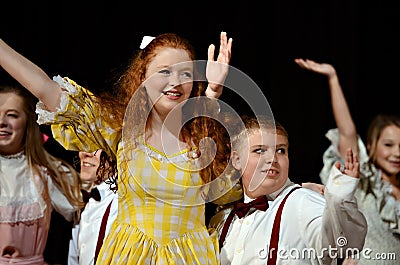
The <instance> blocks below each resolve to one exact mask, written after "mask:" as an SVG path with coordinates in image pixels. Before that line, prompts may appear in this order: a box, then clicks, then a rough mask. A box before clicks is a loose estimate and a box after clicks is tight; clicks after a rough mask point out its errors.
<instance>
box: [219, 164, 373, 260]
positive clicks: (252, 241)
mask: <svg viewBox="0 0 400 265" xmlns="http://www.w3.org/2000/svg"><path fill="white" fill-rule="evenodd" d="M358 181H359V180H358V179H356V178H352V177H349V176H347V175H343V174H342V173H341V172H340V171H339V170H337V169H336V168H334V169H333V170H332V172H331V176H330V181H329V182H328V183H327V185H326V187H325V195H324V196H325V197H324V196H323V195H321V194H319V193H317V192H314V191H312V190H310V189H306V188H302V189H298V190H296V191H294V192H293V193H292V194H291V195H290V196H289V197H288V199H287V201H286V204H285V206H284V208H283V211H282V217H281V225H280V234H279V243H278V255H277V264H336V263H337V261H336V260H335V259H334V254H335V253H336V252H334V251H333V252H332V251H331V252H332V255H329V253H328V251H323V253H322V252H321V250H322V249H323V248H326V249H327V250H329V249H331V250H334V249H333V248H338V249H339V250H338V252H339V254H340V252H341V251H342V252H343V253H346V250H345V249H342V248H339V247H340V246H343V248H347V247H348V248H358V249H362V246H363V244H364V240H365V234H366V231H367V223H366V220H365V218H364V216H363V214H362V213H361V212H360V211H359V210H358V208H357V203H356V200H355V199H354V191H355V189H356V187H357V184H358ZM295 186H298V185H297V184H293V183H292V182H291V181H290V180H288V181H287V182H286V184H285V185H284V187H283V188H282V189H280V190H279V191H277V192H275V193H274V194H271V195H270V196H267V197H268V199H271V201H269V209H268V210H267V211H260V210H256V211H254V212H252V213H250V214H248V215H247V216H245V217H243V218H241V219H239V218H237V216H235V219H234V220H233V222H232V224H231V226H230V228H229V230H228V234H227V236H226V238H225V242H224V244H223V246H222V249H221V264H222V265H225V264H232V265H238V264H243V265H258V264H260V265H261V264H263V265H265V264H266V262H267V260H268V251H269V250H268V249H269V247H268V246H269V244H270V237H271V232H272V226H273V223H274V219H275V215H276V213H277V210H278V208H279V205H280V203H281V202H282V200H283V198H284V197H285V195H286V194H287V193H288V192H289V191H290V190H292V189H293V188H294V187H295ZM249 201H251V199H250V198H249V197H247V196H245V202H249ZM346 241H347V243H343V242H346ZM302 251H303V252H304V253H305V254H302ZM307 251H308V252H307ZM313 251H316V252H313ZM308 253H316V254H315V255H314V254H311V256H308ZM321 253H322V254H324V255H321ZM336 254H338V253H336ZM332 260H333V261H332ZM332 262H333V263H332Z"/></svg>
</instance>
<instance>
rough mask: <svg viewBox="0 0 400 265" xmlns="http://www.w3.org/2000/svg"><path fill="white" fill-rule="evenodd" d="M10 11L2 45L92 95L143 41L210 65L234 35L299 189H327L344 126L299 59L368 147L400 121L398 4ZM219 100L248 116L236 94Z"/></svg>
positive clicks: (40, 5)
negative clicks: (332, 146) (286, 140)
mask: <svg viewBox="0 0 400 265" xmlns="http://www.w3.org/2000/svg"><path fill="white" fill-rule="evenodd" d="M1 11H2V12H1V14H0V37H1V38H3V39H4V40H5V41H6V42H7V43H8V44H10V45H11V46H12V47H13V48H15V49H16V50H17V51H18V52H20V53H22V54H23V55H25V56H26V57H28V58H29V59H30V60H32V61H33V62H34V63H36V64H38V65H39V66H40V67H42V68H43V70H44V71H45V72H46V73H47V74H48V75H49V76H51V77H52V76H54V75H57V74H60V75H61V76H68V77H70V78H72V79H74V80H75V81H77V82H78V83H79V84H80V85H83V86H86V87H87V88H89V89H91V90H93V91H100V90H101V89H107V88H108V87H109V86H108V82H109V80H110V78H111V77H113V76H114V75H115V73H116V72H118V71H119V70H120V69H121V67H123V66H124V65H125V64H126V63H127V62H128V59H129V58H130V57H131V55H132V54H133V52H135V51H136V50H137V49H138V48H139V45H140V42H141V39H142V36H143V35H151V36H156V35H157V34H160V33H165V32H175V33H178V34H180V35H182V36H184V37H186V38H187V39H189V41H190V42H191V43H192V44H193V45H194V46H195V48H196V50H197V58H198V59H199V60H206V59H207V48H208V45H209V44H210V43H214V44H218V42H219V33H220V32H221V31H226V32H227V33H228V37H232V38H233V51H232V60H231V65H232V66H233V67H235V68H237V69H238V70H240V71H242V72H243V73H244V74H246V75H248V76H249V78H251V79H252V80H253V81H254V82H255V83H256V84H257V85H258V87H260V88H261V89H262V91H263V93H264V95H265V97H266V98H267V100H268V103H269V105H270V107H271V109H272V112H273V115H274V117H275V118H276V119H277V120H278V121H280V122H281V123H282V124H283V125H284V126H285V127H286V129H287V130H288V132H289V137H290V154H289V155H290V165H291V169H290V171H291V178H292V180H294V181H296V182H305V181H314V182H320V179H319V176H318V174H319V171H320V169H321V168H322V153H323V151H324V150H325V149H326V148H327V147H328V144H329V142H328V141H327V140H326V139H325V136H324V135H325V133H326V131H327V130H328V129H330V128H333V127H335V123H334V120H333V115H332V111H331V104H330V96H329V89H328V86H327V81H326V79H325V77H323V76H320V75H317V74H314V73H311V72H308V71H305V70H302V69H300V67H298V66H297V65H296V64H295V63H294V59H295V58H297V57H302V58H310V59H314V60H316V61H319V62H329V63H332V64H333V65H334V66H335V67H336V69H337V72H338V74H339V78H340V81H341V85H342V88H343V90H344V93H345V96H346V98H347V100H348V103H349V107H350V110H351V112H352V114H353V118H354V121H355V123H356V126H357V128H358V131H359V134H360V136H361V137H363V139H365V133H366V130H367V126H368V123H369V121H370V120H371V119H372V117H373V116H374V115H375V114H378V113H391V114H399V107H398V106H399V105H398V101H399V97H398V91H399V88H398V87H399V85H398V78H399V75H400V74H399V67H398V61H399V59H400V56H399V52H398V49H399V47H400V45H399V44H400V41H399V40H398V34H399V22H398V21H399V13H400V8H398V7H397V5H396V7H395V2H393V1H392V2H390V3H389V2H388V1H373V2H372V1H338V0H325V1H322V0H320V1H316V0H314V1H304V0H303V1H296V0H290V1H284V0H283V1H257V2H255V1H185V2H177V1H161V2H155V1H143V2H138V1H126V0H125V1H105V2H104V1H90V2H89V1H83V0H82V1H81V2H80V3H77V2H73V1H49V2H47V1H46V2H41V1H7V5H6V4H5V3H3V5H2V6H1ZM2 74H4V73H2ZM0 77H1V76H0ZM220 99H221V100H224V101H225V102H227V104H229V105H231V106H232V107H234V108H235V109H236V110H237V111H238V112H239V113H241V112H246V110H245V108H243V106H242V104H241V103H240V102H239V101H237V100H236V99H235V97H234V95H232V93H231V91H229V89H225V91H224V94H223V95H222V97H221V98H220ZM44 130H46V128H44ZM47 145H48V147H49V148H50V150H56V152H55V154H56V155H59V156H70V155H71V154H70V153H68V152H67V153H64V152H62V150H61V149H59V148H60V147H59V146H57V145H56V144H55V143H52V142H49V143H48V144H47ZM68 158H70V157H68Z"/></svg>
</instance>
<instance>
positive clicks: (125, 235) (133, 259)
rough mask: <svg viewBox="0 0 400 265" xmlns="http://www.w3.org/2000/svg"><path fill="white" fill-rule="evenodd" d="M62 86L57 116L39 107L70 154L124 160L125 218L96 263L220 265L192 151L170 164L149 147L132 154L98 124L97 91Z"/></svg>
mask: <svg viewBox="0 0 400 265" xmlns="http://www.w3.org/2000/svg"><path fill="white" fill-rule="evenodd" d="M55 80H56V81H57V82H59V84H60V85H61V86H62V87H64V88H65V89H66V91H67V92H66V93H65V94H64V95H63V99H62V103H61V107H60V110H59V111H58V112H57V113H56V115H54V114H52V113H46V111H45V110H43V109H40V105H38V113H39V115H40V116H41V117H40V120H42V121H45V122H46V123H51V124H52V131H53V135H54V137H55V138H56V139H57V140H58V141H59V142H60V143H61V144H62V145H63V146H64V147H65V148H67V149H72V150H88V151H94V150H97V149H100V148H101V149H103V150H108V151H110V152H112V153H113V154H114V155H115V156H116V158H117V163H118V170H119V171H118V172H119V191H118V193H119V195H120V196H119V204H118V206H119V210H118V216H117V219H116V221H115V222H114V223H113V225H112V227H111V231H110V233H109V234H108V236H107V238H106V239H105V241H104V243H103V247H102V249H101V251H100V254H99V258H98V260H97V264H101V265H103V264H124V265H125V264H157V265H160V264H190V265H191V264H199V265H200V264H201V265H203V264H219V261H218V260H219V259H218V251H219V250H218V235H217V233H216V231H214V230H213V231H208V230H207V229H206V227H205V225H204V213H205V206H204V201H202V197H201V195H200V190H201V189H200V187H201V185H202V180H201V178H200V177H199V175H198V173H197V172H191V171H190V169H191V168H193V163H194V162H193V161H191V160H188V159H187V151H182V152H181V153H178V154H174V155H171V156H169V157H168V156H165V155H164V154H163V153H162V152H159V151H158V150H156V149H154V148H153V147H151V146H146V145H144V144H142V145H139V147H138V148H137V149H135V150H132V151H130V150H129V148H127V147H126V146H123V143H122V141H120V140H121V136H120V135H119V134H118V133H116V130H113V127H112V126H110V125H109V124H105V123H104V121H103V120H101V119H100V118H99V117H100V115H99V113H97V111H96V108H94V107H93V102H92V96H91V94H90V92H88V91H87V90H85V89H84V88H82V87H80V86H78V85H77V84H76V83H75V82H74V81H72V80H70V79H67V78H64V79H61V78H55ZM51 115H52V116H51ZM117 145H118V146H117ZM129 157H132V158H133V159H129V160H127V159H126V158H129ZM171 161H173V163H171ZM210 234H211V236H210Z"/></svg>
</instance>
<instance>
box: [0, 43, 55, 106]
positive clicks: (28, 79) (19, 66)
mask: <svg viewBox="0 0 400 265" xmlns="http://www.w3.org/2000/svg"><path fill="white" fill-rule="evenodd" d="M0 65H1V66H2V67H3V69H4V70H5V71H6V72H8V73H9V74H10V75H11V76H12V77H13V78H14V79H15V80H17V81H18V82H19V83H20V84H21V85H23V86H24V87H25V88H26V89H28V90H29V91H30V92H31V93H32V94H33V95H35V96H36V97H37V98H38V99H39V100H40V101H42V102H43V103H44V104H45V105H46V107H47V108H48V110H50V111H55V110H56V108H57V107H58V106H59V104H60V96H61V88H60V86H59V85H58V84H57V83H56V82H54V81H53V80H52V79H50V78H49V76H48V75H47V74H46V73H45V72H44V71H43V70H42V69H41V68H39V67H38V66H37V65H35V64H34V63H32V62H31V61H29V60H28V59H27V58H25V57H24V56H22V55H21V54H19V53H18V52H16V51H15V50H14V49H12V48H11V47H10V46H9V45H8V44H6V43H5V42H4V41H3V40H2V39H0Z"/></svg>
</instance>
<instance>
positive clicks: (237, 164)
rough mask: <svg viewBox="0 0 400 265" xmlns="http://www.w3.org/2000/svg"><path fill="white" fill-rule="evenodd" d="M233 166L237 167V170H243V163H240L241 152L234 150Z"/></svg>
mask: <svg viewBox="0 0 400 265" xmlns="http://www.w3.org/2000/svg"><path fill="white" fill-rule="evenodd" d="M232 166H233V167H234V168H235V169H236V170H239V171H240V170H241V168H242V167H241V163H240V158H239V154H238V153H237V152H236V151H232Z"/></svg>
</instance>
